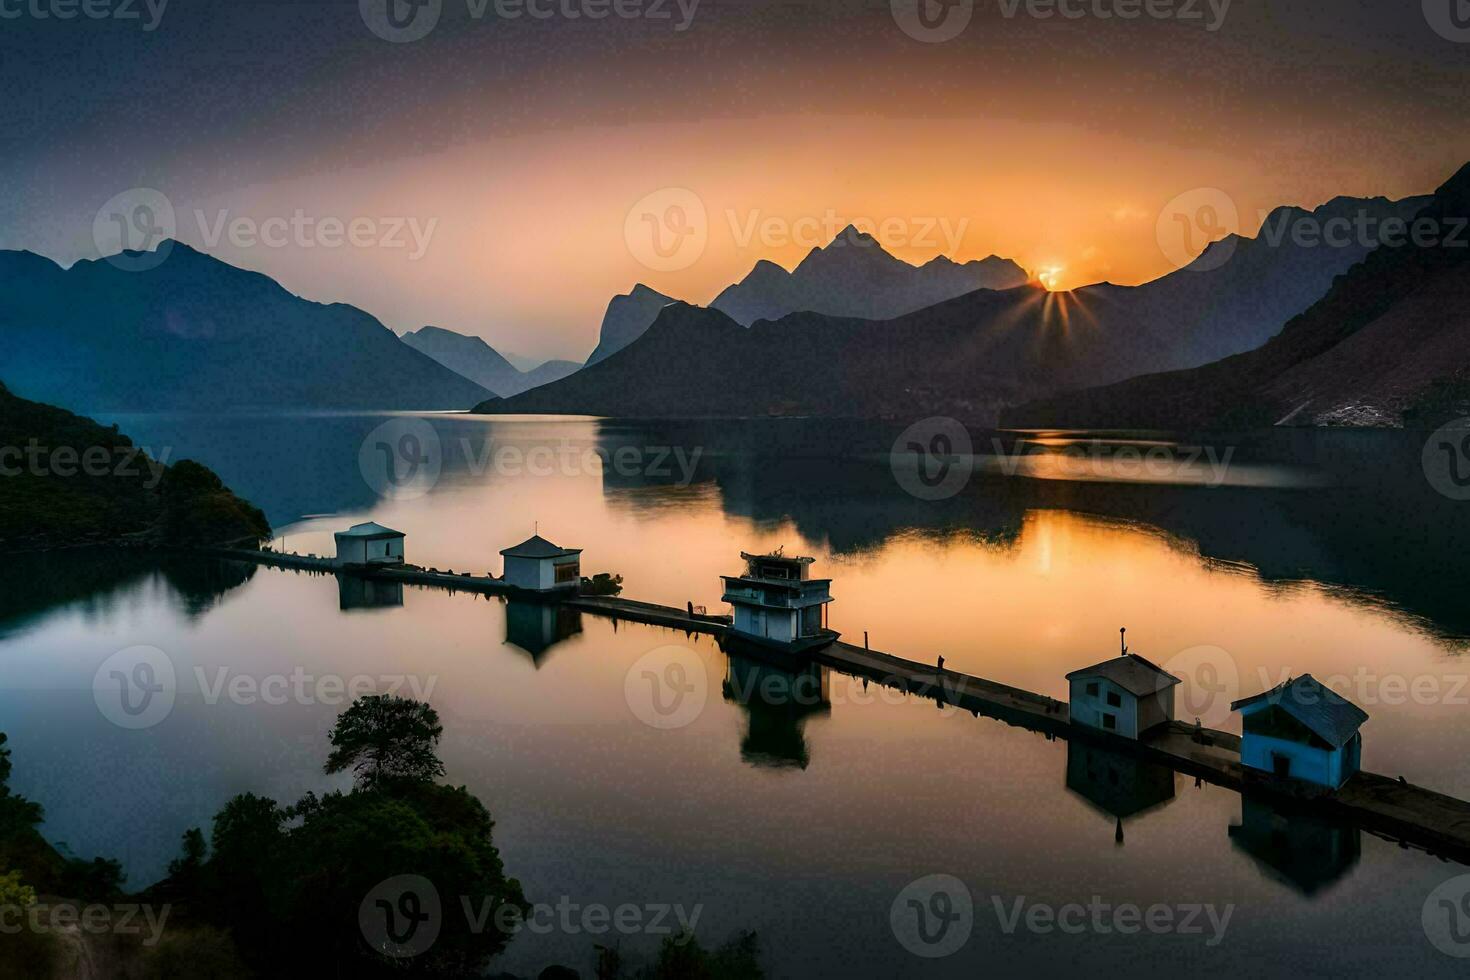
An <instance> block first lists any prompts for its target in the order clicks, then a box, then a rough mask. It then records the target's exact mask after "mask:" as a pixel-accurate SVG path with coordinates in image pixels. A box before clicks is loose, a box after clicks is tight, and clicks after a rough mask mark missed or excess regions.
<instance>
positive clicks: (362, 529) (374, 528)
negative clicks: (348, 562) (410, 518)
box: [335, 521, 404, 538]
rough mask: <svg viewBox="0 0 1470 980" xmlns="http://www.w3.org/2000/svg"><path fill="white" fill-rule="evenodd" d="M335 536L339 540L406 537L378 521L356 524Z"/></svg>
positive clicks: (336, 533)
mask: <svg viewBox="0 0 1470 980" xmlns="http://www.w3.org/2000/svg"><path fill="white" fill-rule="evenodd" d="M335 536H336V537H339V538H401V537H403V536H404V535H403V532H402V531H395V530H393V529H392V528H391V527H385V526H383V525H382V524H379V523H378V522H377V521H365V522H363V523H362V524H354V525H352V526H351V527H349V528H348V529H347V530H345V531H337V532H335Z"/></svg>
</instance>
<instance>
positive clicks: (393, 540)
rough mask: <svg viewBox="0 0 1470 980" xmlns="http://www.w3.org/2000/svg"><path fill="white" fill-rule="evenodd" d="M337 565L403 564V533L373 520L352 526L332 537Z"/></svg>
mask: <svg viewBox="0 0 1470 980" xmlns="http://www.w3.org/2000/svg"><path fill="white" fill-rule="evenodd" d="M332 537H333V538H335V539H336V542H337V564H338V565H402V564H403V532H402V531H395V530H393V529H392V528H391V527H384V526H383V525H381V524H379V523H377V522H376V521H367V522H366V523H363V524H354V525H352V526H351V527H349V528H348V529H347V530H345V531H338V532H336V533H335V534H333V535H332Z"/></svg>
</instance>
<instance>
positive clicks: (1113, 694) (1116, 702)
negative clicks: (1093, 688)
mask: <svg viewBox="0 0 1470 980" xmlns="http://www.w3.org/2000/svg"><path fill="white" fill-rule="evenodd" d="M1108 707H1110V708H1121V707H1123V699H1122V698H1120V697H1118V692H1117V691H1109V692H1108Z"/></svg>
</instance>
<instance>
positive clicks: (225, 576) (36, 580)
mask: <svg viewBox="0 0 1470 980" xmlns="http://www.w3.org/2000/svg"><path fill="white" fill-rule="evenodd" d="M256 571H257V568H256V566H254V565H249V564H244V563H240V562H222V561H217V560H215V559H212V558H202V557H198V556H193V555H180V554H169V553H160V552H148V551H142V550H139V549H117V548H75V549H68V550H64V551H54V552H44V553H38V554H25V555H19V556H13V557H11V558H9V559H7V560H6V561H5V562H4V563H3V564H0V636H5V635H6V634H9V633H13V632H20V631H23V630H25V629H26V628H27V627H28V626H30V625H32V624H34V623H35V622H36V621H38V620H39V619H41V618H43V617H44V616H45V615H47V614H48V613H51V612H54V611H56V610H57V609H59V608H63V607H67V606H76V607H77V608H78V609H80V610H81V611H82V612H83V613H84V614H85V615H87V616H88V617H92V618H100V617H105V616H107V615H108V614H109V613H110V612H111V611H112V610H113V609H114V608H115V607H116V605H117V604H118V603H121V602H124V601H127V598H128V597H129V596H132V595H135V594H136V593H137V592H138V590H139V588H140V586H143V585H146V584H150V583H151V584H155V585H158V586H161V593H162V594H163V595H164V596H165V597H166V598H167V601H168V602H170V603H171V604H173V606H174V607H175V608H177V609H178V610H179V611H180V612H181V613H182V614H183V615H185V616H186V617H189V618H196V617H199V616H202V615H204V614H205V613H206V612H208V611H209V610H210V609H213V608H214V607H215V605H216V604H217V603H218V602H219V600H220V597H221V596H223V595H224V594H225V593H226V592H229V591H230V590H232V589H236V588H239V587H240V586H242V585H244V584H245V583H246V582H248V581H250V579H251V578H252V577H253V576H254V575H255V573H256Z"/></svg>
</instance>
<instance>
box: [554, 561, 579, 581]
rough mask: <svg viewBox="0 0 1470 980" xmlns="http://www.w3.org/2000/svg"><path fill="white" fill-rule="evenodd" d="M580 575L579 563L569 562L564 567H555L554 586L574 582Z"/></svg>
mask: <svg viewBox="0 0 1470 980" xmlns="http://www.w3.org/2000/svg"><path fill="white" fill-rule="evenodd" d="M581 574H582V563H581V562H579V561H569V562H567V563H566V564H564V565H557V566H556V584H557V585H561V584H563V583H566V582H575V581H577V579H578V578H579V577H580V576H581Z"/></svg>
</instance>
